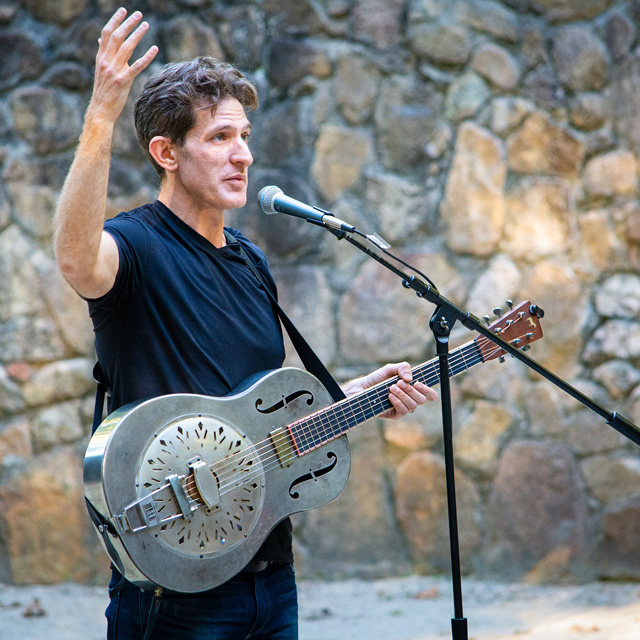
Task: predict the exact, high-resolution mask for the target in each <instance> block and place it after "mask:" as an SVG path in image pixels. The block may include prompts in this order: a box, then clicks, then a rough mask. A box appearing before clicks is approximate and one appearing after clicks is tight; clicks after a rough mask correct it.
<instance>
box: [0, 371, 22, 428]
mask: <svg viewBox="0 0 640 640" xmlns="http://www.w3.org/2000/svg"><path fill="white" fill-rule="evenodd" d="M9 370H10V366H9ZM9 370H7V369H5V368H4V367H0V416H6V415H11V414H14V413H18V412H19V411H21V410H22V409H24V407H25V403H24V399H23V397H22V390H21V388H20V386H19V385H18V384H16V381H15V380H13V379H12V378H11V376H10V373H9Z"/></svg>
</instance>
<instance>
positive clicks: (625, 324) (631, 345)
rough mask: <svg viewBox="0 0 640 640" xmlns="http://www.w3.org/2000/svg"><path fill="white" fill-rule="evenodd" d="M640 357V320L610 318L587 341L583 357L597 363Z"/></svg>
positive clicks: (594, 363) (589, 361) (591, 362)
mask: <svg viewBox="0 0 640 640" xmlns="http://www.w3.org/2000/svg"><path fill="white" fill-rule="evenodd" d="M639 357H640V322H634V321H631V320H609V321H608V322H605V323H604V324H602V325H600V326H599V327H598V328H597V329H596V330H595V332H594V333H593V335H592V336H591V340H589V342H588V343H587V345H586V347H585V349H584V352H583V354H582V358H583V360H584V361H585V362H587V363H588V364H591V365H597V364H600V363H602V362H604V361H605V360H610V359H612V358H622V359H623V360H634V359H636V358H639Z"/></svg>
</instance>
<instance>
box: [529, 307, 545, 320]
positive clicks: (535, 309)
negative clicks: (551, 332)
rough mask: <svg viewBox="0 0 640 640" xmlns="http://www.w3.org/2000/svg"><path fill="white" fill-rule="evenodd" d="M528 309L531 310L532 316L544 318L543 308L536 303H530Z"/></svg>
mask: <svg viewBox="0 0 640 640" xmlns="http://www.w3.org/2000/svg"><path fill="white" fill-rule="evenodd" d="M529 311H531V313H532V314H533V315H534V316H538V318H544V309H541V308H540V307H539V306H538V305H537V304H532V305H531V306H530V307H529Z"/></svg>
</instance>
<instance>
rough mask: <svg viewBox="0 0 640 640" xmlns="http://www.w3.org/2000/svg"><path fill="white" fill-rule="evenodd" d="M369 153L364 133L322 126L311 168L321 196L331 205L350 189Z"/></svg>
mask: <svg viewBox="0 0 640 640" xmlns="http://www.w3.org/2000/svg"><path fill="white" fill-rule="evenodd" d="M371 152H372V142H371V139H370V138H369V136H368V135H367V133H366V132H364V131H357V130H354V129H349V128H346V127H339V126H336V125H332V124H327V125H325V126H324V127H323V128H322V130H321V131H320V135H319V136H318V140H317V141H316V145H315V150H314V159H313V163H312V165H311V175H312V176H313V178H314V180H315V181H316V184H317V185H318V188H319V189H320V192H321V193H322V195H323V196H324V197H325V198H326V199H327V200H328V201H330V202H333V201H334V200H336V199H337V198H338V197H340V195H342V192H343V191H345V190H346V189H348V188H349V187H352V186H353V185H354V184H355V183H356V182H357V181H358V180H359V178H360V176H361V175H362V170H363V167H364V165H365V163H366V162H367V161H368V160H369V159H370V156H371Z"/></svg>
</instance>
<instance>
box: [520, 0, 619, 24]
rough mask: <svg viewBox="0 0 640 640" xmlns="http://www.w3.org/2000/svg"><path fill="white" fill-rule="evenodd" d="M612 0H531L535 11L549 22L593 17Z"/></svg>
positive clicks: (601, 11)
mask: <svg viewBox="0 0 640 640" xmlns="http://www.w3.org/2000/svg"><path fill="white" fill-rule="evenodd" d="M611 1H612V0H533V2H532V5H533V7H534V8H535V9H536V11H539V12H541V13H542V14H543V15H544V16H545V18H547V19H548V20H550V21H551V22H572V21H574V20H586V19H589V18H595V17H596V16H598V15H600V14H601V13H603V12H604V11H606V10H607V9H608V8H609V6H610V5H611Z"/></svg>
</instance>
